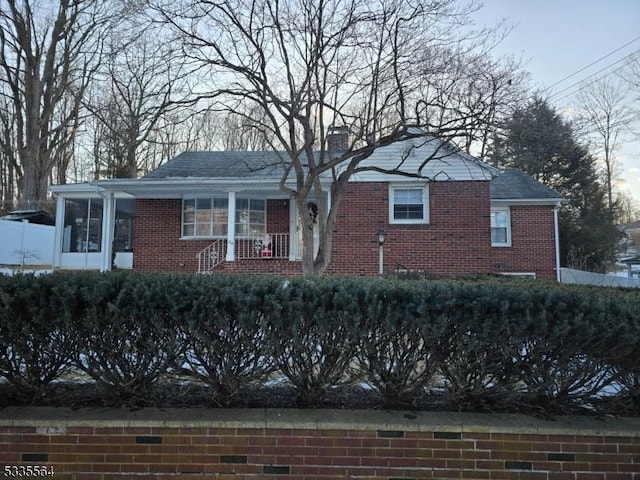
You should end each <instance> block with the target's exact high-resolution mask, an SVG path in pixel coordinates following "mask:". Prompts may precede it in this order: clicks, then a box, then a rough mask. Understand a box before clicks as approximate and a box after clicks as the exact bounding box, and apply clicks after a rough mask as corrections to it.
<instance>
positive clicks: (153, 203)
mask: <svg viewBox="0 0 640 480" xmlns="http://www.w3.org/2000/svg"><path fill="white" fill-rule="evenodd" d="M127 184H128V182H127V181H126V180H120V181H111V182H105V181H103V182H96V184H84V185H82V186H80V185H75V186H59V187H54V193H56V194H57V196H58V199H57V201H58V210H57V211H58V215H57V219H56V248H55V268H58V269H88V270H101V271H109V270H112V269H114V268H118V269H135V270H142V271H167V272H169V271H180V272H185V273H189V272H191V273H215V272H223V271H238V272H242V271H248V272H252V271H256V272H263V271H264V272H268V271H270V270H273V271H276V270H285V271H286V270H289V269H291V268H294V267H295V268H297V269H299V263H300V262H299V261H300V260H301V258H302V248H303V247H302V234H301V233H302V230H301V228H300V225H299V214H298V207H297V205H296V203H295V202H294V201H292V199H290V198H289V197H287V196H285V195H283V194H282V193H281V192H279V191H277V190H274V189H268V190H266V189H247V188H244V189H240V188H238V189H237V190H227V191H224V190H222V189H220V188H211V186H209V187H208V188H204V187H203V186H198V188H193V187H192V188H180V189H179V190H178V189H175V190H169V189H165V191H164V192H162V193H161V194H159V193H157V192H155V194H153V195H150V194H149V192H147V191H144V189H142V188H141V187H142V186H145V187H146V182H144V183H143V182H138V183H137V184H135V185H134V184H133V183H132V184H131V185H127ZM116 187H118V188H116ZM134 187H135V188H134ZM314 207H315V211H316V212H317V206H316V205H315V201H312V202H310V203H309V205H308V208H309V209H310V210H309V211H310V212H311V214H313V211H314ZM314 240H315V242H314V243H316V245H317V234H316V238H315V239H314ZM289 262H290V263H291V264H292V265H287V263H289Z"/></svg>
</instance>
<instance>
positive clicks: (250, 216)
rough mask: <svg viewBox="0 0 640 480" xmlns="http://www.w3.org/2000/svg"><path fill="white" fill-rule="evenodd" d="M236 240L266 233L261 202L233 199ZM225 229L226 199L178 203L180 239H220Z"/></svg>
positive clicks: (264, 216)
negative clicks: (180, 213)
mask: <svg viewBox="0 0 640 480" xmlns="http://www.w3.org/2000/svg"><path fill="white" fill-rule="evenodd" d="M235 223H236V236H237V237H255V236H257V235H264V234H265V233H266V225H267V202H266V200H265V199H255V198H242V197H239V198H237V199H236V216H235ZM228 225H229V199H228V197H226V196H225V197H221V196H220V197H218V196H215V197H195V198H184V199H183V200H182V237H183V238H223V237H226V235H227V231H228Z"/></svg>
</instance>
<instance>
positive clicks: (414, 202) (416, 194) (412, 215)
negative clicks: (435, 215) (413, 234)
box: [389, 184, 429, 224]
mask: <svg viewBox="0 0 640 480" xmlns="http://www.w3.org/2000/svg"><path fill="white" fill-rule="evenodd" d="M389 223H407V224H411V223H429V191H428V189H427V186H426V185H424V184H423V185H416V184H406V185H403V184H395V185H389Z"/></svg>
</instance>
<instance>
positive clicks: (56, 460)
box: [0, 408, 640, 480]
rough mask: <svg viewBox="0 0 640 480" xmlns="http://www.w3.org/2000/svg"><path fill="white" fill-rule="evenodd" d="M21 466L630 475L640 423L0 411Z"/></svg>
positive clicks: (11, 459)
mask: <svg viewBox="0 0 640 480" xmlns="http://www.w3.org/2000/svg"><path fill="white" fill-rule="evenodd" d="M27 465H28V466H38V467H40V468H41V467H43V466H44V467H46V468H47V470H46V472H47V473H50V472H51V471H53V472H54V473H55V475H54V476H49V477H48V478H56V479H79V480H82V479H86V480H92V479H96V480H97V479H105V480H106V479H115V478H136V479H151V478H153V479H175V478H203V479H220V480H224V479H234V480H239V479H256V478H260V479H278V480H303V479H304V480H311V479H318V480H322V479H327V480H328V479H385V480H400V479H402V480H410V479H423V478H433V479H444V478H461V479H507V480H509V479H513V480H516V479H522V480H538V479H539V480H638V479H640V419H637V418H634V419H623V418H621V419H614V418H605V419H596V418H579V417H562V418H555V419H552V420H549V419H547V420H544V419H535V418H531V417H525V416H519V415H477V414H446V413H425V412H412V413H408V412H367V411H336V410H259V409H256V410H215V409H183V410H163V411H159V410H155V409H143V410H138V411H127V410H113V409H111V410H110V409H82V410H78V411H72V410H66V409H51V408H6V409H4V410H2V411H0V467H1V468H2V472H3V473H4V472H5V471H6V472H9V476H12V475H11V473H12V472H14V471H15V472H19V471H22V470H19V469H20V467H26V466H27ZM5 466H9V470H5ZM40 468H39V469H38V470H35V471H36V472H40V473H42V472H44V471H45V470H40ZM32 471H33V469H32ZM25 472H26V470H25ZM23 476H26V475H23ZM31 476H34V475H31Z"/></svg>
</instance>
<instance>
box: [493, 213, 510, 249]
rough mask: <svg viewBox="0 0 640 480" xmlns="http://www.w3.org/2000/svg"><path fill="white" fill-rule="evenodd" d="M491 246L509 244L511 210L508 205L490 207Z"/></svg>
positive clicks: (507, 245)
mask: <svg viewBox="0 0 640 480" xmlns="http://www.w3.org/2000/svg"><path fill="white" fill-rule="evenodd" d="M491 246H492V247H510V246H511V211H510V210H509V207H493V208H492V209H491Z"/></svg>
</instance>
